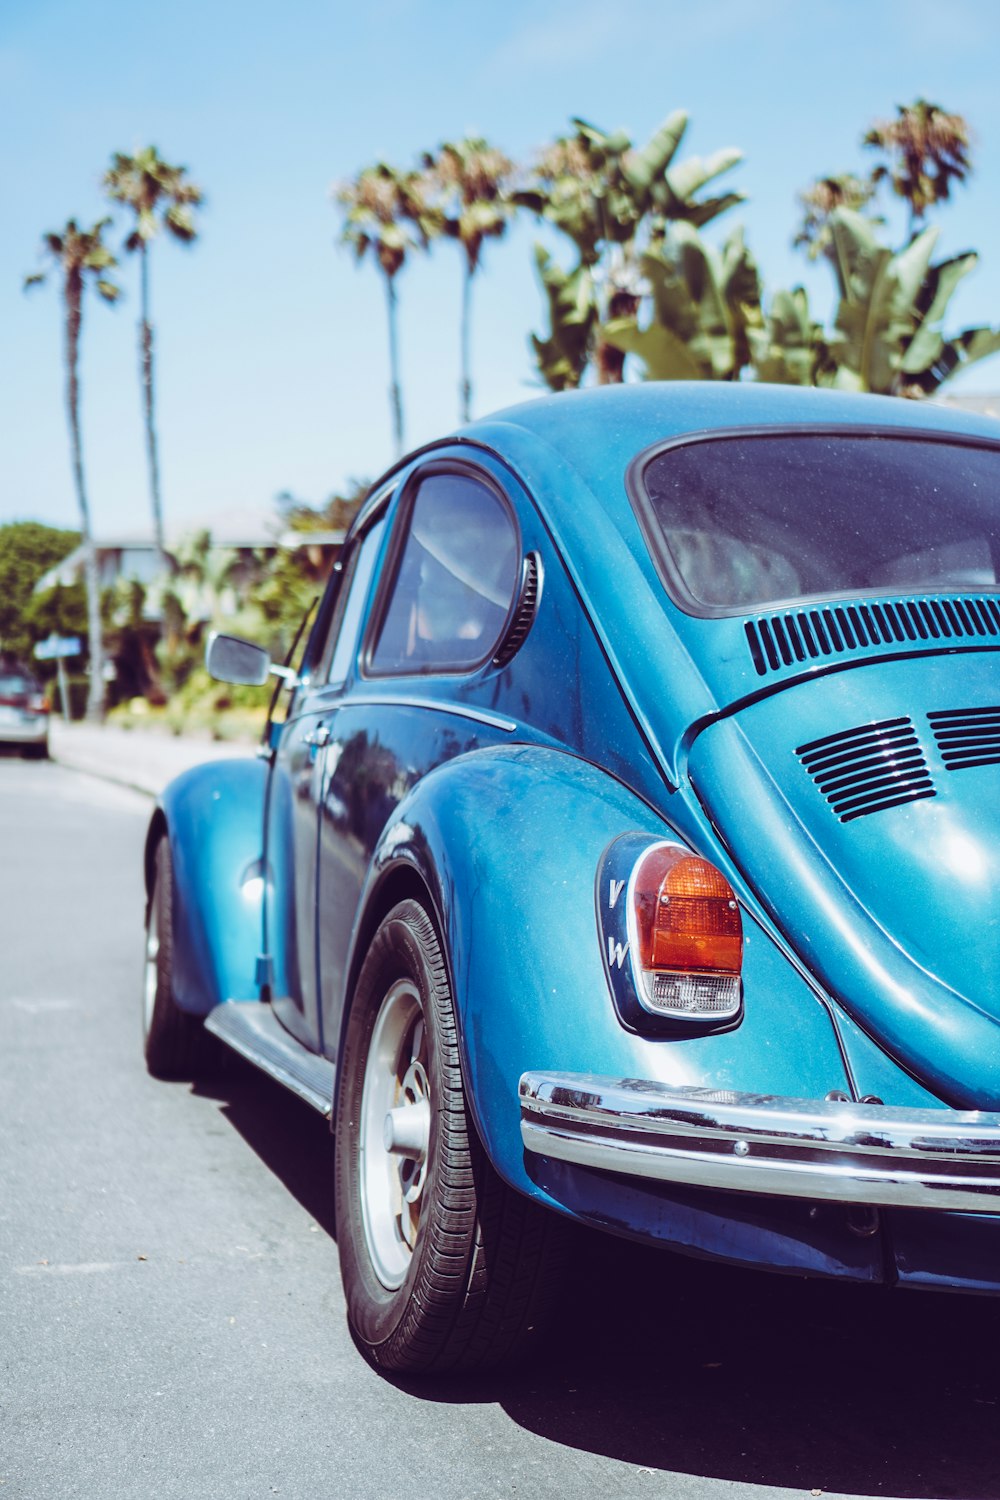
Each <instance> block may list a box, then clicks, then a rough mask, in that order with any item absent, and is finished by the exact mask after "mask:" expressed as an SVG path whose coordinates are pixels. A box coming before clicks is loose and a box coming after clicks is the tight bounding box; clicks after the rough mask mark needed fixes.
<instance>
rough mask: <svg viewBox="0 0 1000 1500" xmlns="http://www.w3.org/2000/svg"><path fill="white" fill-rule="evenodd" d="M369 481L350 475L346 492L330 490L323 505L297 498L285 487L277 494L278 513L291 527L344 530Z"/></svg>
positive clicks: (298, 528)
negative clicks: (339, 492) (331, 492)
mask: <svg viewBox="0 0 1000 1500" xmlns="http://www.w3.org/2000/svg"><path fill="white" fill-rule="evenodd" d="M370 488H371V485H370V483H369V481H368V480H367V479H352V480H350V481H349V482H348V486H347V493H346V494H345V495H338V494H332V495H331V496H330V498H329V499H328V500H326V501H324V502H323V504H322V505H318V506H316V505H309V504H308V503H307V502H306V501H304V500H297V499H296V497H295V496H294V495H293V494H291V493H290V492H289V491H288V490H283V491H282V493H281V494H280V495H278V496H277V497H276V504H277V507H278V513H279V514H280V516H281V519H282V521H283V522H284V524H285V525H286V526H287V527H288V528H289V529H290V530H292V531H345V532H346V531H347V529H348V527H349V526H350V524H351V522H352V521H353V520H354V517H355V516H356V515H357V513H358V511H359V510H360V509H361V503H362V501H363V500H364V498H365V496H366V495H367V494H368V491H369V489H370Z"/></svg>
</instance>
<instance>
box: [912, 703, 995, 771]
mask: <svg viewBox="0 0 1000 1500" xmlns="http://www.w3.org/2000/svg"><path fill="white" fill-rule="evenodd" d="M927 718H928V720H929V721H930V726H931V731H932V733H933V735H934V738H935V740H936V741H937V747H938V750H939V752H940V755H941V759H942V760H943V761H944V763H945V766H946V767H947V768H948V770H949V771H961V770H964V769H965V768H966V767H967V766H995V765H1000V706H998V707H995V708H951V709H942V710H940V711H939V712H936V713H929V714H928V715H927Z"/></svg>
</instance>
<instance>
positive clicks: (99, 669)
mask: <svg viewBox="0 0 1000 1500" xmlns="http://www.w3.org/2000/svg"><path fill="white" fill-rule="evenodd" d="M65 299H66V412H67V416H68V418H69V440H70V448H71V450H72V456H73V482H74V484H75V486H76V499H77V504H78V505H79V507H80V530H81V531H82V532H83V573H84V583H85V586H86V591H87V637H88V646H89V657H90V687H89V690H88V692H87V718H88V720H90V721H91V722H93V723H98V724H99V723H100V722H101V720H102V719H103V718H104V692H105V689H104V640H103V636H102V634H101V585H100V577H99V575H98V570H97V552H96V550H95V548H94V537H93V533H92V532H91V529H90V506H89V505H88V503H87V488H86V485H85V483H84V478H83V445H82V443H81V439H80V378H79V358H80V328H81V325H82V322H83V277H82V275H81V273H80V272H79V271H70V272H68V273H67V276H66V287H65Z"/></svg>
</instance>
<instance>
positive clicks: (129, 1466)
mask: <svg viewBox="0 0 1000 1500" xmlns="http://www.w3.org/2000/svg"><path fill="white" fill-rule="evenodd" d="M148 810H149V803H148V802H147V801H146V800H144V799H143V798H142V797H141V796H139V795H137V794H134V793H132V792H128V791H125V790H123V789H118V788H115V787H111V786H108V785H106V784H103V783H101V782H99V781H96V780H93V779H91V778H88V777H86V776H83V775H81V774H78V773H75V772H71V771H67V770H65V769H62V768H60V767H57V766H54V765H37V764H30V763H26V762H22V761H20V760H18V759H14V758H9V757H4V758H0V959H2V962H0V1127H2V1134H0V1289H2V1290H0V1500H14V1497H17V1500H68V1497H75V1496H80V1497H85V1500H97V1497H104V1496H113V1497H116V1500H130V1497H137V1500H138V1497H142V1500H174V1497H177V1500H215V1497H218V1500H238V1497H254V1500H256V1497H264V1500H267V1497H269V1496H272V1495H284V1496H294V1497H306V1496H314V1495H322V1496H326V1497H345V1500H366V1497H375V1500H404V1497H405V1500H480V1497H486V1496H508V1497H512V1496H516V1497H550V1496H551V1497H559V1500H569V1497H581V1496H583V1497H591V1496H593V1497H598V1496H600V1497H606V1496H607V1497H614V1496H620V1495H629V1496H631V1495H636V1496H644V1497H656V1500H663V1497H667V1496H669V1497H671V1500H688V1497H691V1500H716V1497H721V1496H725V1497H727V1500H731V1497H734V1496H736V1497H740V1500H743V1497H748V1500H749V1497H754V1500H758V1497H762V1496H769V1495H775V1496H776V1495H779V1494H787V1493H788V1492H789V1491H791V1492H794V1493H798V1494H806V1495H809V1494H815V1493H817V1492H819V1491H822V1492H823V1493H825V1494H849V1495H866V1496H867V1495H872V1496H874V1495H878V1496H886V1495H888V1496H899V1497H903V1496H906V1497H944V1496H956V1497H962V1500H987V1497H988V1500H994V1497H997V1496H998V1495H1000V1374H998V1358H997V1355H998V1350H1000V1337H998V1335H1000V1305H998V1304H997V1303H994V1302H988V1301H973V1300H971V1299H964V1298H957V1297H956V1298H947V1297H941V1296H937V1295H928V1294H923V1295H920V1294H903V1293H885V1292H881V1291H862V1290H858V1289H855V1288H849V1287H839V1286H828V1285H822V1284H818V1283H800V1282H791V1281H781V1280H778V1279H776V1278H770V1277H766V1276H763V1275H755V1274H753V1273H746V1272H735V1271H731V1270H726V1269H720V1268H718V1267H711V1266H702V1265H696V1264H694V1263H691V1262H687V1261H678V1260H675V1259H673V1258H671V1257H668V1256H666V1255H662V1254H656V1253H652V1252H649V1251H646V1250H644V1249H641V1248H637V1247H634V1246H628V1245H619V1244H616V1243H613V1242H611V1241H606V1240H603V1239H598V1238H596V1237H591V1236H589V1235H586V1236H581V1237H580V1241H579V1246H578V1253H577V1259H576V1264H575V1268H574V1271H573V1275H572V1279H571V1281H570V1282H569V1284H568V1285H567V1287H566V1289H565V1304H564V1306H563V1307H562V1308H561V1309H560V1311H559V1313H558V1315H557V1317H556V1319H555V1322H554V1324H553V1326H552V1328H551V1329H550V1330H549V1332H548V1333H547V1334H545V1335H544V1337H540V1338H539V1341H538V1345H537V1347H536V1348H535V1349H534V1351H533V1352H532V1354H531V1355H530V1357H529V1358H528V1360H527V1361H526V1363H525V1364H524V1365H523V1366H522V1367H521V1368H520V1369H519V1370H517V1371H513V1372H510V1373H505V1374H503V1375H497V1376H490V1377H484V1378H482V1379H477V1380H468V1379H464V1380H461V1381H451V1382H438V1383H436V1384H430V1385H423V1386H418V1385H406V1384H402V1383H393V1382H390V1381H388V1380H386V1379H384V1378H383V1377H381V1376H379V1375H377V1374H375V1373H374V1372H373V1371H372V1370H371V1369H370V1368H369V1367H368V1366H367V1365H366V1364H365V1362H364V1360H363V1359H362V1358H361V1356H360V1355H359V1354H358V1353H357V1351H356V1350H355V1348H354V1346H353V1344H352V1343H351V1340H350V1338H349V1336H348V1334H347V1332H346V1327H345V1323H344V1309H343V1301H342V1297H341V1291H340V1285H339V1279H338V1274H337V1256H336V1245H335V1243H334V1238H333V1226H332V1223H331V1218H330V1173H331V1161H332V1157H331V1147H330V1137H329V1134H328V1131H327V1127H326V1125H325V1123H324V1122H323V1121H322V1120H320V1119H319V1117H318V1116H316V1115H314V1114H313V1113H312V1112H311V1111H310V1110H309V1109H307V1108H306V1107H305V1106H304V1105H301V1104H299V1103H298V1101H296V1100H295V1099H293V1098H291V1097H290V1096H288V1095H286V1094H284V1093H283V1092H282V1091H281V1090H280V1089H279V1088H278V1087H277V1086H276V1085H273V1084H271V1083H270V1082H269V1081H268V1080H267V1079H265V1078H263V1077H261V1076H260V1075H258V1074H256V1073H255V1072H253V1070H252V1069H250V1068H248V1067H245V1066H244V1065H242V1064H240V1063H238V1062H237V1061H236V1060H234V1061H233V1063H232V1065H231V1067H230V1068H229V1069H228V1070H227V1071H226V1072H225V1073H224V1074H223V1076H222V1077H221V1079H220V1080H219V1081H218V1083H216V1084H214V1085H213V1087H212V1088H211V1089H204V1088H195V1089H192V1088H190V1087H188V1086H185V1085H169V1084H162V1083H156V1082H154V1081H152V1080H151V1079H149V1078H148V1077H147V1076H146V1074H145V1072H144V1070H143V1067H142V1062H141V1057H140V1050H139V1020H138V990H139V977H140V966H141V959H140V954H141V924H142V894H141V882H140V878H139V856H140V849H141V844H142V837H143V833H144V826H145V820H146V817H147V815H148Z"/></svg>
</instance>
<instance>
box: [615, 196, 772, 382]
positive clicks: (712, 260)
mask: <svg viewBox="0 0 1000 1500" xmlns="http://www.w3.org/2000/svg"><path fill="white" fill-rule="evenodd" d="M639 266H640V270H641V273H642V276H643V281H644V284H645V286H646V287H647V288H648V290H649V303H650V317H649V321H648V323H647V324H646V326H645V327H640V324H639V319H638V308H637V310H636V312H635V313H632V314H631V315H629V316H628V317H623V318H615V319H612V320H611V321H610V322H608V323H606V324H605V326H604V328H603V329H602V336H603V338H604V340H605V342H606V343H608V344H610V345H611V346H613V347H614V348H615V349H618V350H620V351H621V353H622V356H623V357H624V355H626V354H634V355H635V356H636V357H637V358H638V359H640V360H641V361H642V363H643V366H644V378H645V379H647V380H738V379H739V375H740V371H741V370H742V369H743V367H744V366H745V365H746V364H747V363H748V362H749V360H750V342H749V340H750V337H751V335H752V333H753V332H754V331H755V330H757V329H758V328H760V326H761V325H762V322H763V318H762V313H761V300H760V299H761V287H760V277H759V275H758V272H757V266H756V263H755V261H754V259H753V257H752V256H751V254H750V252H749V251H748V249H747V247H746V245H745V243H744V240H743V231H742V229H735V230H734V231H733V233H732V234H731V235H730V236H729V238H728V239H727V240H726V243H725V245H724V246H723V247H722V251H721V253H720V252H718V251H716V250H713V249H712V247H711V246H709V245H707V244H706V243H705V241H704V240H703V239H702V237H701V235H700V234H699V233H698V231H697V230H696V229H695V228H693V226H692V225H690V224H685V223H679V224H674V225H672V226H671V227H670V230H669V232H668V233H667V234H666V235H665V236H664V238H663V239H662V240H660V241H658V242H657V243H656V244H655V245H653V246H652V247H651V248H650V249H649V250H647V251H646V252H645V254H643V255H642V257H641V259H640V263H639Z"/></svg>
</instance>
